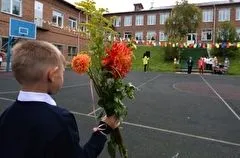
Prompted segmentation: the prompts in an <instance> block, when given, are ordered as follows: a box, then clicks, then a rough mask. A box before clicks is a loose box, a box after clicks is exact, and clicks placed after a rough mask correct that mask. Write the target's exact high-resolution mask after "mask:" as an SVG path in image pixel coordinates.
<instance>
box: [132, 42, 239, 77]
mask: <svg viewBox="0 0 240 158" xmlns="http://www.w3.org/2000/svg"><path fill="white" fill-rule="evenodd" d="M146 51H150V52H151V58H150V60H149V61H150V64H149V65H150V66H149V71H154V72H174V71H176V69H175V68H174V65H173V62H166V61H164V50H163V48H162V47H159V46H155V47H153V46H138V47H137V49H136V50H135V51H134V55H135V59H134V60H133V66H132V70H133V71H143V63H142V57H143V53H145V52H146ZM229 60H230V68H229V70H228V74H229V75H240V54H238V55H237V56H235V57H234V58H230V59H229Z"/></svg>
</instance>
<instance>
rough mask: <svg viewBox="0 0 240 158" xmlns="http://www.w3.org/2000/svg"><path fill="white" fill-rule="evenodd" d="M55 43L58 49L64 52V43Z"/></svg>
mask: <svg viewBox="0 0 240 158" xmlns="http://www.w3.org/2000/svg"><path fill="white" fill-rule="evenodd" d="M54 45H55V46H56V47H57V48H58V50H59V51H60V52H61V53H62V54H63V49H64V45H63V44H57V43H54Z"/></svg>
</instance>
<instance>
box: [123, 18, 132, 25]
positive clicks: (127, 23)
mask: <svg viewBox="0 0 240 158" xmlns="http://www.w3.org/2000/svg"><path fill="white" fill-rule="evenodd" d="M124 26H132V16H125V17H124Z"/></svg>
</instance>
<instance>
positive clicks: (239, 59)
mask: <svg viewBox="0 0 240 158" xmlns="http://www.w3.org/2000/svg"><path fill="white" fill-rule="evenodd" d="M229 60H230V67H229V70H228V74H230V75H240V54H239V55H238V56H236V57H235V58H230V59H229Z"/></svg>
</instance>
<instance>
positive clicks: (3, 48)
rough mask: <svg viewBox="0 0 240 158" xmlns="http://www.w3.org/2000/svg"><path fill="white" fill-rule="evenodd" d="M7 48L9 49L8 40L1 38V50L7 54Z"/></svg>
mask: <svg viewBox="0 0 240 158" xmlns="http://www.w3.org/2000/svg"><path fill="white" fill-rule="evenodd" d="M7 47H8V38H7V37H1V36H0V48H1V49H2V50H3V51H4V52H5V53H6V51H7ZM1 49H0V50H1Z"/></svg>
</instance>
